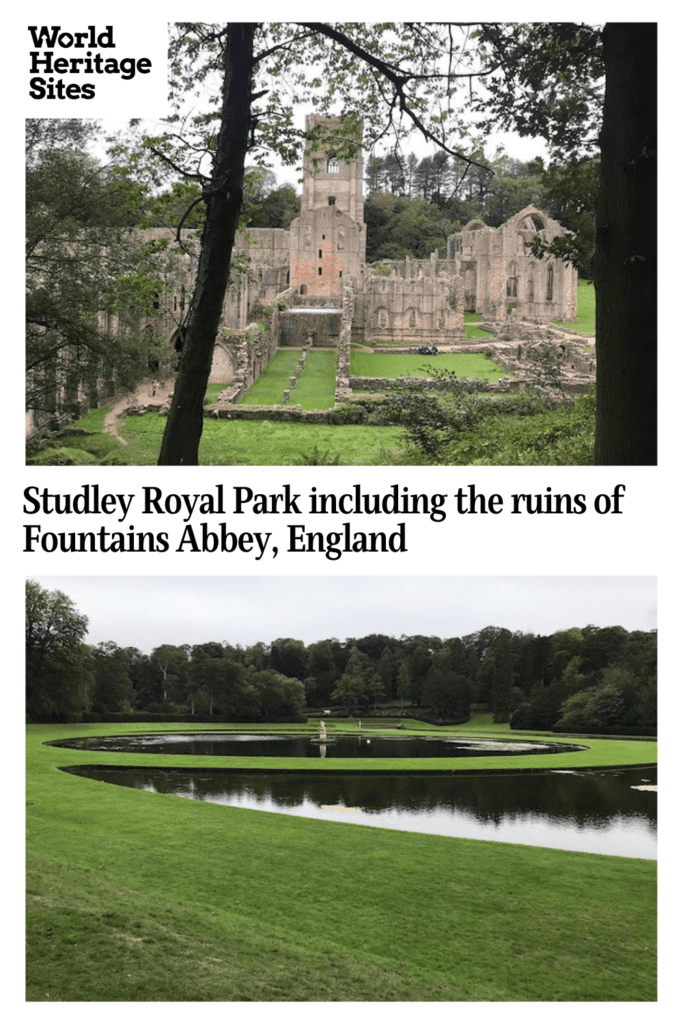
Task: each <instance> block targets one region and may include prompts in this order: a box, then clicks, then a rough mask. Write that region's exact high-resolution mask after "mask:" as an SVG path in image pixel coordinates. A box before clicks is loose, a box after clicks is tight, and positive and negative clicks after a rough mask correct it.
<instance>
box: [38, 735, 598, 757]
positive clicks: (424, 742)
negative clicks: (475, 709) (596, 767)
mask: <svg viewBox="0 0 683 1024" xmlns="http://www.w3.org/2000/svg"><path fill="white" fill-rule="evenodd" d="M52 745H53V746H59V747H71V748H74V749H75V750H105V751H115V752H116V753H121V754H195V755H197V754H202V755H207V756H213V757H314V758H320V757H343V758H351V757H364V758H366V757H370V758H394V757H400V758H422V757H449V758H450V757H495V756H503V755H505V756H510V755H511V754H515V755H517V754H519V755H520V756H521V755H524V754H554V753H558V752H563V753H567V752H570V751H573V750H585V749H586V748H585V746H580V745H579V744H576V743H554V742H541V741H538V742H537V741H530V740H505V741H503V740H487V739H477V738H467V739H448V738H445V737H443V738H442V737H435V738H431V737H399V736H396V737H394V736H368V735H367V733H363V735H359V736H348V735H341V736H334V737H330V738H329V739H328V741H327V742H323V741H322V740H321V739H319V738H318V737H311V736H283V735H263V736H259V735H254V734H252V733H249V734H247V733H191V734H182V733H156V734H154V733H152V734H145V735H132V736H83V737H78V738H75V739H68V740H58V741H56V742H54V743H53V744H52Z"/></svg>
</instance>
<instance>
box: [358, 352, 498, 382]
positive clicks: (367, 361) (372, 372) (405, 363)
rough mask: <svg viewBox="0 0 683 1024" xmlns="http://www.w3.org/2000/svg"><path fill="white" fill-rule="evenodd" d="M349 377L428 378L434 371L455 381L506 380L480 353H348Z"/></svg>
mask: <svg viewBox="0 0 683 1024" xmlns="http://www.w3.org/2000/svg"><path fill="white" fill-rule="evenodd" d="M350 370H351V374H352V375H354V376H356V377H386V378H388V379H392V378H395V377H429V376H430V375H431V374H432V373H433V372H434V370H451V371H452V372H453V373H455V374H456V375H457V376H458V377H474V378H476V379H478V380H498V378H499V377H509V376H511V374H509V373H507V372H506V371H505V370H503V369H502V368H501V367H500V366H496V364H495V363H494V362H493V360H492V359H489V357H488V356H486V355H484V354H483V353H481V352H444V353H442V354H441V355H439V356H420V355H415V354H414V353H407V352H402V353H396V354H395V355H394V354H393V353H391V352H386V353H385V352H381V353H372V352H352V353H351V359H350Z"/></svg>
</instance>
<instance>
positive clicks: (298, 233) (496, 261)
mask: <svg viewBox="0 0 683 1024" xmlns="http://www.w3.org/2000/svg"><path fill="white" fill-rule="evenodd" d="M338 125H339V119H338V118H321V117H318V116H317V115H313V114H311V115H309V116H308V117H307V119H306V130H307V134H308V133H311V132H313V134H314V136H315V129H316V128H317V129H318V132H319V133H320V132H321V130H324V129H325V128H334V127H335V126H338ZM319 137H320V136H319ZM564 233H565V232H564V229H563V228H562V226H561V225H560V224H558V223H557V222H556V221H554V220H552V219H551V218H550V217H548V216H547V214H545V213H544V212H543V211H541V210H538V209H536V208H534V207H527V208H526V209H524V210H521V211H520V212H519V213H518V214H516V215H515V216H513V217H511V218H510V219H509V220H508V221H507V222H506V223H504V224H502V225H501V226H500V227H497V228H492V227H488V226H487V225H486V224H485V223H484V222H483V221H481V220H473V221H470V223H468V224H467V225H465V227H464V228H463V229H462V231H460V232H458V233H457V234H454V235H452V236H450V237H449V238H448V239H444V242H445V246H444V251H445V258H444V257H443V256H440V255H439V254H438V253H436V252H435V253H432V255H431V257H430V258H429V259H412V258H411V257H406V258H405V259H402V260H384V261H382V263H381V264H375V265H369V264H367V263H366V259H365V250H366V225H365V222H364V215H363V158H362V152H361V149H360V146H359V148H358V150H357V151H356V154H355V155H354V156H353V157H352V158H351V159H346V160H344V159H341V157H339V156H337V154H336V153H335V151H334V149H333V148H330V147H326V146H325V145H324V144H308V145H307V147H306V150H305V153H304V162H303V195H302V198H301V209H300V214H299V216H298V217H297V218H296V219H295V220H293V221H292V224H291V226H290V229H289V230H283V229H279V228H248V229H247V230H246V231H245V232H244V233H242V234H240V235H239V236H238V237H237V238H236V240H235V248H234V251H233V259H232V275H231V278H232V280H231V284H230V285H229V287H228V290H227V293H226V296H225V301H224V306H223V319H222V324H221V327H220V329H219V333H218V337H217V339H216V344H215V349H214V357H213V364H212V371H211V378H210V380H211V381H212V382H220V383H225V385H226V390H225V392H224V394H223V395H222V396H221V397H222V401H221V403H219V404H221V405H225V404H226V403H227V404H232V403H234V402H236V401H237V400H238V398H239V397H240V396H241V395H242V394H243V393H244V391H245V390H246V388H247V387H249V385H250V384H251V383H253V381H254V380H255V379H256V378H257V377H258V376H259V375H260V374H261V373H262V372H263V370H264V369H265V367H266V365H267V363H268V362H269V361H270V360H271V359H272V357H273V356H274V354H275V352H276V350H277V348H278V347H282V346H292V347H302V348H304V349H306V348H309V347H319V346H325V347H334V348H336V349H338V350H339V352H340V358H339V370H338V380H337V383H338V387H337V398H338V400H343V399H344V398H348V397H350V394H351V392H352V391H353V390H354V388H355V387H356V386H358V387H361V388H362V387H363V386H364V385H363V384H362V383H358V382H353V384H352V383H351V382H350V381H349V376H348V361H349V351H350V345H351V342H353V341H358V342H363V343H364V344H365V345H368V346H372V347H373V348H374V349H375V350H376V351H377V350H381V344H382V342H383V341H384V342H389V343H391V344H392V345H393V349H392V350H393V351H400V350H401V346H404V347H405V348H406V349H408V350H409V349H410V348H413V350H414V349H415V347H417V346H435V347H436V350H437V351H451V352H452V351H477V350H478V351H482V350H484V349H486V350H487V351H490V352H491V353H492V354H495V359H496V361H497V362H498V363H499V364H500V365H502V366H504V367H505V368H506V370H513V371H514V373H515V376H516V378H517V379H518V381H519V382H520V383H522V382H523V380H524V377H525V374H524V366H525V365H527V367H528V365H529V360H528V358H527V355H528V352H527V348H529V347H531V348H533V345H534V344H538V342H539V340H540V339H546V340H555V341H557V340H558V339H557V338H556V337H554V336H553V330H552V326H551V321H553V320H555V319H562V320H565V321H567V320H568V321H571V320H573V319H575V318H576V295H577V271H576V269H575V268H574V267H572V266H570V265H568V264H565V263H563V262H562V260H561V259H558V258H551V259H548V258H546V259H536V258H534V257H533V256H531V254H530V252H529V249H528V248H527V247H526V243H527V242H529V241H531V239H532V238H534V237H535V236H537V235H540V237H541V238H542V239H543V240H544V241H548V242H550V241H552V239H554V238H555V237H557V236H558V235H562V234H564ZM140 234H141V236H142V238H143V240H144V241H145V242H147V241H151V240H153V239H158V238H163V237H168V238H170V239H172V238H173V237H174V233H173V232H172V231H171V229H166V228H151V229H147V230H145V231H142V232H141V233H140ZM200 234H201V233H200V231H199V230H193V229H184V230H182V232H181V242H182V244H183V246H184V247H185V249H186V254H185V255H179V256H178V257H177V258H176V266H177V268H178V269H177V270H176V272H175V273H174V276H173V279H172V280H168V282H167V283H168V290H167V291H166V292H165V293H164V294H163V295H161V296H159V303H158V306H159V309H158V311H157V313H156V315H155V318H154V321H153V322H152V321H151V320H150V322H149V324H146V325H145V324H143V325H142V328H143V329H144V330H148V331H152V330H154V331H155V332H156V333H157V335H158V334H159V333H161V336H162V337H165V338H166V339H168V352H169V355H168V367H169V368H170V367H172V366H173V364H174V362H175V359H174V353H173V344H174V341H175V337H176V336H177V329H178V326H179V325H180V323H181V322H182V319H183V317H184V316H185V315H186V312H187V303H188V301H189V296H190V295H191V293H192V286H193V280H192V277H193V268H194V266H195V263H196V261H195V259H194V258H193V256H192V252H193V250H194V252H195V253H196V252H197V249H198V246H199V244H200ZM175 248H177V246H175ZM466 312H472V313H476V314H479V315H480V316H481V317H482V318H483V324H482V326H483V327H484V328H485V329H486V330H488V331H489V332H490V334H491V341H490V342H488V341H487V342H485V343H484V344H483V345H482V344H481V343H478V344H473V343H472V342H471V341H468V339H467V337H466V334H465V329H464V314H465V313H466ZM559 340H560V341H563V342H567V338H566V336H565V337H564V338H561V339H559ZM397 346H398V347H397ZM565 349H566V351H565ZM562 352H563V356H562V359H563V362H564V363H565V365H567V367H568V368H569V369H570V370H571V371H572V372H575V373H578V374H580V375H582V378H583V379H584V380H589V379H590V378H591V375H592V374H593V372H594V358H593V357H591V356H590V355H586V353H585V349H582V347H581V346H580V345H578V344H577V345H572V344H571V342H569V344H568V345H567V344H565V348H563V350H562ZM532 356H533V353H532ZM162 369H163V367H162ZM520 371H522V372H520ZM152 373H154V370H153V369H152Z"/></svg>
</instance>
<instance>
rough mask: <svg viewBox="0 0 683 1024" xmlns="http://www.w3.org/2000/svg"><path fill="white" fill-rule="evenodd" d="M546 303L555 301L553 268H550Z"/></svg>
mask: <svg viewBox="0 0 683 1024" xmlns="http://www.w3.org/2000/svg"><path fill="white" fill-rule="evenodd" d="M545 298H546V302H552V301H553V268H552V267H548V283H547V285H546V290H545Z"/></svg>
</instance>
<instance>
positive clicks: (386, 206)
mask: <svg viewBox="0 0 683 1024" xmlns="http://www.w3.org/2000/svg"><path fill="white" fill-rule="evenodd" d="M476 155H477V159H478V160H479V162H480V164H481V166H469V167H464V168H463V166H462V163H461V162H460V161H459V160H458V159H457V158H455V157H453V158H451V157H449V156H448V154H446V153H443V152H438V153H435V154H434V155H433V156H426V157H423V158H422V159H421V160H418V158H417V157H416V156H415V154H414V153H409V154H408V156H407V157H406V158H403V157H402V156H400V155H396V154H394V153H389V154H387V155H386V156H382V157H375V156H371V157H370V158H369V159H368V161H367V168H366V170H367V173H366V179H365V183H366V194H367V202H366V205H365V220H366V223H367V225H368V242H367V259H368V262H369V263H373V262H376V261H378V260H383V259H402V258H403V257H405V256H413V257H414V258H416V259H427V258H428V257H429V255H430V254H431V253H432V252H434V251H437V252H438V253H439V254H440V255H441V256H442V257H443V256H445V254H446V252H445V246H446V238H447V237H448V235H451V234H454V233H455V232H457V231H460V230H462V228H463V227H464V226H465V224H467V223H468V222H469V221H470V220H474V219H475V218H479V219H481V220H483V221H484V222H485V223H486V224H488V225H489V226H490V227H493V228H496V227H499V226H500V225H501V224H503V223H505V221H506V220H509V218H510V217H512V216H514V215H515V214H516V213H519V211H520V210H523V209H524V207H526V206H530V205H531V206H536V207H538V208H539V209H542V210H544V211H545V212H546V213H548V214H549V215H550V216H551V217H552V218H553V219H555V220H557V221H559V222H560V223H561V224H562V226H563V227H565V228H566V229H567V230H568V231H570V232H572V238H571V244H570V248H569V249H568V250H567V254H568V255H571V257H572V258H573V259H574V260H575V261H576V263H577V265H578V268H579V273H580V275H581V276H582V277H584V278H592V257H593V250H594V247H595V204H596V201H597V195H598V186H599V175H600V160H599V158H598V157H597V156H581V157H576V158H574V159H571V160H569V161H560V160H558V159H555V160H554V161H552V162H551V163H550V164H549V165H548V166H547V167H545V166H544V163H543V160H542V159H541V158H540V157H537V158H535V159H534V160H529V161H521V160H514V159H512V158H510V157H508V156H507V155H506V154H505V153H504V152H503V151H502V149H500V148H499V149H498V150H497V151H496V154H495V156H494V158H493V159H492V160H488V159H487V158H486V157H485V156H484V154H483V152H482V151H481V150H477V151H476ZM486 168H489V170H488V172H487V170H486Z"/></svg>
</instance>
